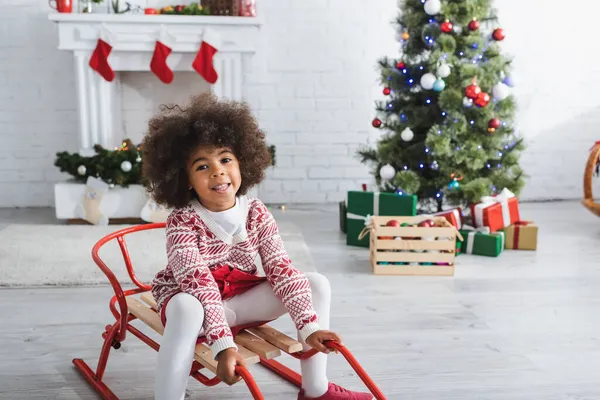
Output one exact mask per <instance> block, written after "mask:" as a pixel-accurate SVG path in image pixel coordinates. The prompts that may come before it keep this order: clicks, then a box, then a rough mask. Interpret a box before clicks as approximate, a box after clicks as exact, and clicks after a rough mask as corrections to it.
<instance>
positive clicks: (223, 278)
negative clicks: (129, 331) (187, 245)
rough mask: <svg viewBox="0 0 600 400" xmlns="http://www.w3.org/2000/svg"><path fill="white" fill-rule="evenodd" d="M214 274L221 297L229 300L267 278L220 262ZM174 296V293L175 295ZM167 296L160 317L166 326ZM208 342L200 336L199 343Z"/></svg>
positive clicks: (238, 328)
mask: <svg viewBox="0 0 600 400" xmlns="http://www.w3.org/2000/svg"><path fill="white" fill-rule="evenodd" d="M211 273H212V276H213V278H214V279H215V282H216V283H217V286H218V287H219V292H221V299H223V300H227V299H230V298H232V297H234V296H237V295H238V294H242V293H244V292H246V291H248V290H250V289H252V288H253V287H254V286H256V285H258V284H260V283H262V282H265V281H266V280H267V278H266V277H264V276H256V275H253V274H249V273H247V272H244V271H241V270H239V269H237V268H232V267H230V266H229V265H224V264H220V265H217V268H216V269H214V270H211ZM173 296H174V295H173ZM173 296H170V297H169V298H167V299H166V300H165V301H164V303H163V306H162V308H161V310H160V319H161V321H162V323H163V325H164V326H166V325H167V313H166V311H167V305H168V304H169V300H171V297H173ZM267 322H270V321H261V322H256V323H252V324H247V325H244V326H238V327H232V328H231V333H232V334H233V336H236V335H237V334H238V332H239V331H241V330H242V329H246V328H251V327H255V326H261V325H264V324H266V323H267ZM204 342H206V338H205V337H204V336H202V337H199V338H198V340H197V343H204Z"/></svg>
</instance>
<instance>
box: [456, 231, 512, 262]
mask: <svg viewBox="0 0 600 400" xmlns="http://www.w3.org/2000/svg"><path fill="white" fill-rule="evenodd" d="M459 232H460V234H461V235H462V237H463V238H464V241H463V242H462V243H461V249H460V251H461V253H464V254H473V255H477V256H487V257H498V256H499V255H500V253H501V252H502V250H503V249H504V232H495V233H490V231H489V229H480V230H468V229H463V230H460V231H459Z"/></svg>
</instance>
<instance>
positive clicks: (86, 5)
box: [79, 0, 94, 14]
mask: <svg viewBox="0 0 600 400" xmlns="http://www.w3.org/2000/svg"><path fill="white" fill-rule="evenodd" d="M79 12H80V13H82V14H91V13H93V12H94V4H93V3H92V0H79Z"/></svg>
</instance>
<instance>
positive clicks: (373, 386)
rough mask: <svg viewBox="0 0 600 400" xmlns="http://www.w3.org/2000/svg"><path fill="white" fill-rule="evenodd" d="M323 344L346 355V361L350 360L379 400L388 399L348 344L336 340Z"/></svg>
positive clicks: (351, 364)
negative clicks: (349, 348)
mask: <svg viewBox="0 0 600 400" xmlns="http://www.w3.org/2000/svg"><path fill="white" fill-rule="evenodd" d="M323 344H324V345H326V346H327V347H329V348H331V349H333V350H337V351H339V352H340V353H341V354H342V355H343V356H344V358H345V359H346V361H348V364H350V366H351V367H352V369H354V371H356V373H357V374H358V376H359V377H360V379H361V380H362V381H363V383H364V384H365V386H366V387H367V388H368V389H369V391H370V392H371V394H373V396H375V398H376V399H377V400H386V397H385V396H384V395H383V393H382V392H381V390H379V388H378V387H377V385H376V384H375V382H373V380H372V379H371V377H370V376H369V375H368V374H367V371H365V370H364V368H363V367H362V366H361V365H360V364H359V363H358V360H357V359H356V358H354V356H353V355H352V353H350V350H348V348H347V347H346V346H344V345H343V344H341V343H338V342H334V341H326V342H324V343H323Z"/></svg>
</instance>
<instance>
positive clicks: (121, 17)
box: [48, 13, 261, 26]
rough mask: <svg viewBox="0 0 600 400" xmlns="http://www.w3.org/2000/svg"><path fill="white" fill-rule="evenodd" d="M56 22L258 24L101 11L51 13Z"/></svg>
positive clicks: (244, 19) (243, 20) (246, 19)
mask: <svg viewBox="0 0 600 400" xmlns="http://www.w3.org/2000/svg"><path fill="white" fill-rule="evenodd" d="M48 18H49V19H50V20H51V21H56V22H110V23H127V24H203V25H253V26H260V25H261V22H260V21H259V19H258V18H257V17H221V16H212V15H146V14H137V15H136V14H102V13H90V14H83V13H79V14H76V13H71V14H68V13H52V14H50V15H49V16H48Z"/></svg>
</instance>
